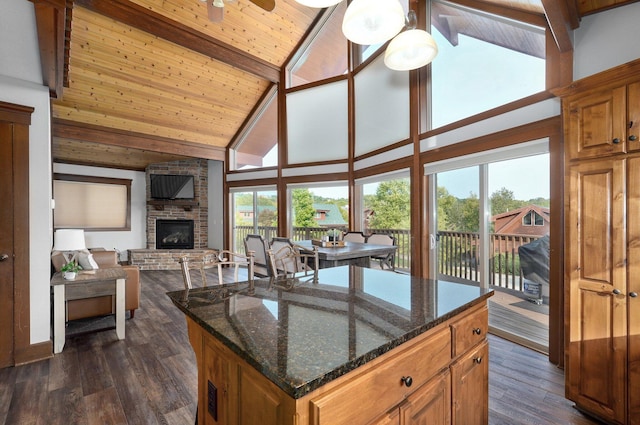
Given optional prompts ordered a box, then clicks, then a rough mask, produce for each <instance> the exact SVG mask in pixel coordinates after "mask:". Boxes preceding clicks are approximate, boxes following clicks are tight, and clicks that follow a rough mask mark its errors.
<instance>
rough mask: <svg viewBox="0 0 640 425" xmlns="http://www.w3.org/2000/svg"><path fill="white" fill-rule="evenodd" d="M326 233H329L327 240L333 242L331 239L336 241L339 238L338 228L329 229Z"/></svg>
mask: <svg viewBox="0 0 640 425" xmlns="http://www.w3.org/2000/svg"><path fill="white" fill-rule="evenodd" d="M327 235H329V241H331V242H333V241H337V240H339V239H340V230H338V229H331V230H329V231H328V232H327Z"/></svg>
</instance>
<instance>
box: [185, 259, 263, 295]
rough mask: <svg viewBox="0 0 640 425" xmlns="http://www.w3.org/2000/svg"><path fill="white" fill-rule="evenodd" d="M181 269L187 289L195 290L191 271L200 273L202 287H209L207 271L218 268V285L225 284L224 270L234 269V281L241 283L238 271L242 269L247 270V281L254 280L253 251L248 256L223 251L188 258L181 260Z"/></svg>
mask: <svg viewBox="0 0 640 425" xmlns="http://www.w3.org/2000/svg"><path fill="white" fill-rule="evenodd" d="M179 263H180V269H181V270H182V279H183V281H184V288H185V289H193V281H192V280H191V270H198V271H199V272H200V279H201V282H202V287H203V288H204V287H206V286H207V272H206V271H207V270H208V269H211V268H214V267H215V268H217V271H218V285H222V284H223V283H224V274H223V269H225V268H231V267H233V269H234V270H233V281H234V282H239V279H238V276H239V274H238V271H239V270H240V268H246V269H247V280H253V278H254V271H253V251H249V252H248V253H247V255H244V254H240V253H237V252H232V251H229V250H221V251H219V252H218V253H216V254H213V255H207V256H204V257H202V258H197V259H190V258H189V257H187V256H183V257H181V258H180V261H179Z"/></svg>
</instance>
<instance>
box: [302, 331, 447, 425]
mask: <svg viewBox="0 0 640 425" xmlns="http://www.w3.org/2000/svg"><path fill="white" fill-rule="evenodd" d="M409 344H411V343H409ZM383 357H384V359H383V358H381V360H382V361H381V362H379V363H376V365H375V366H373V367H369V368H367V370H366V371H364V372H360V373H358V371H354V372H355V374H354V376H353V378H351V379H348V377H349V376H350V375H349V374H347V375H345V378H347V379H348V380H346V381H345V382H344V384H342V385H340V386H339V387H336V388H335V389H334V390H332V391H329V392H327V393H324V394H322V395H320V396H318V397H315V398H313V399H312V400H311V401H310V414H311V421H310V423H311V424H314V425H340V424H356V423H367V422H368V421H371V420H373V419H374V418H375V417H376V416H379V415H380V412H384V411H385V410H389V409H391V408H392V407H393V406H395V405H397V404H398V403H400V402H401V401H402V400H403V399H404V398H406V397H407V396H408V395H409V394H411V393H412V392H413V391H415V390H416V389H417V388H419V387H420V386H421V385H423V384H424V383H426V382H427V381H428V380H429V379H430V378H431V377H433V376H434V375H435V374H436V373H437V372H438V371H440V370H442V369H443V368H445V367H447V365H449V363H450V362H451V333H450V331H449V329H448V328H445V329H442V330H439V331H437V333H435V334H434V335H432V336H429V337H427V338H426V339H424V340H422V341H419V342H418V343H414V344H411V345H410V346H409V347H406V348H405V347H403V346H400V347H398V348H396V349H395V350H392V351H390V352H389V353H387V354H385V355H384V356H383ZM365 368H366V366H365ZM403 377H411V380H412V383H411V386H409V387H407V386H406V385H405V384H404V383H403V382H402V380H401V379H402V378H403Z"/></svg>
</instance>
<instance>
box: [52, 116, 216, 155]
mask: <svg viewBox="0 0 640 425" xmlns="http://www.w3.org/2000/svg"><path fill="white" fill-rule="evenodd" d="M51 126H52V135H53V137H54V138H56V137H59V138H63V139H69V140H79V141H83V142H93V143H101V144H105V145H112V146H119V147H125V148H131V149H140V150H146V151H151V152H160V153H167V154H175V155H183V156H188V157H192V158H203V159H213V160H217V161H224V159H225V148H221V147H218V146H208V145H204V144H201V143H193V142H187V141H184V140H176V139H169V138H166V137H159V136H152V135H148V134H142V133H134V132H131V131H125V130H118V129H115V128H109V127H102V126H97V125H91V124H85V123H80V122H75V121H69V120H63V119H59V118H54V119H53V122H52V125H51Z"/></svg>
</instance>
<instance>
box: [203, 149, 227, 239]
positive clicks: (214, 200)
mask: <svg viewBox="0 0 640 425" xmlns="http://www.w3.org/2000/svg"><path fill="white" fill-rule="evenodd" d="M207 165H208V166H207V170H208V172H209V176H208V182H209V185H208V187H209V193H208V197H207V198H208V200H209V205H208V211H209V223H208V225H209V241H208V245H207V246H208V247H209V248H215V249H222V248H223V247H224V228H223V225H224V223H223V221H222V218H223V217H224V198H223V196H224V186H223V184H222V182H223V178H224V162H222V161H209V162H208V164H207Z"/></svg>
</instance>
